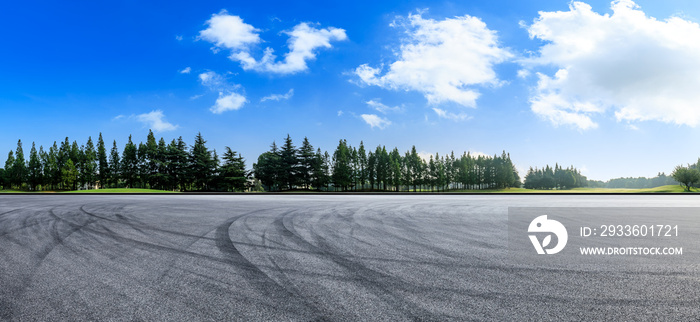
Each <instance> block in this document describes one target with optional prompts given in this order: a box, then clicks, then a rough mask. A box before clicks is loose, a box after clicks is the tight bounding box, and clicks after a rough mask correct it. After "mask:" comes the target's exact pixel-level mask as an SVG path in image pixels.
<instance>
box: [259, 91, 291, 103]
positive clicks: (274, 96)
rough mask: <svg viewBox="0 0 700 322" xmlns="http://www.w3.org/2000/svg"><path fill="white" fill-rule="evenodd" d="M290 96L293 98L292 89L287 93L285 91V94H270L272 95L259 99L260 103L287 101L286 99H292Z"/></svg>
mask: <svg viewBox="0 0 700 322" xmlns="http://www.w3.org/2000/svg"><path fill="white" fill-rule="evenodd" d="M292 96H294V89H293V88H292V89H290V90H289V91H287V93H286V94H272V95H268V96H265V97H263V98H261V99H260V102H264V101H281V100H288V99H290V98H292Z"/></svg>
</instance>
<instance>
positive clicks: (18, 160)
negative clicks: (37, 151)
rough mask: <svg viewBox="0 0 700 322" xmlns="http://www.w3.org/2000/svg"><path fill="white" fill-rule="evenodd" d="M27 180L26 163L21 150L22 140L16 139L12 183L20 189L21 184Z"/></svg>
mask: <svg viewBox="0 0 700 322" xmlns="http://www.w3.org/2000/svg"><path fill="white" fill-rule="evenodd" d="M26 181H27V164H26V161H25V160H24V151H23V150H22V140H18V141H17V151H15V163H14V164H13V165H12V184H13V185H14V186H16V187H17V188H18V189H22V184H23V183H25V182H26Z"/></svg>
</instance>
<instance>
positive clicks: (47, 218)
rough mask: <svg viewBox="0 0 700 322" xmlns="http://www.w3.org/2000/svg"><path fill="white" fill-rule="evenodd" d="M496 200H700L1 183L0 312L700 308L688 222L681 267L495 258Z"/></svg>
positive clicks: (370, 314) (561, 316)
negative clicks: (90, 189)
mask: <svg viewBox="0 0 700 322" xmlns="http://www.w3.org/2000/svg"><path fill="white" fill-rule="evenodd" d="M509 206H518V207H528V206H537V207H550V206H558V207H565V206H586V207H592V206H601V207H603V206H605V207H610V206H635V207H644V206H655V207H663V206H675V207H698V206H700V199H697V198H693V197H688V196H591V195H582V196H564V195H561V196H512V195H455V196H450V195H379V196H377V195H341V196H339V195H308V196H307V195H234V196H220V195H201V196H200V195H179V196H178V195H134V196H125V195H114V196H105V195H93V196H90V195H35V196H34V195H17V196H13V195H2V196H0V319H2V320H13V321H14V320H17V321H34V320H37V321H49V320H50V321H79V320H98V321H133V320H145V321H202V320H217V321H310V320H332V321H374V320H379V321H404V320H436V321H446V320H457V321H464V320H497V321H504V320H512V321H529V320H531V321H542V320H551V321H561V320H612V321H622V320H627V321H633V320H655V321H663V320H669V321H690V320H700V265H699V263H700V257H699V256H698V254H697V251H695V252H693V251H692V249H694V248H693V246H695V248H697V247H698V245H700V240H699V239H698V237H700V231H687V232H684V235H683V236H682V237H681V238H684V239H686V240H684V241H683V242H684V244H685V245H686V246H687V248H688V251H687V253H686V254H684V255H683V256H684V260H685V262H684V263H681V264H678V263H674V262H668V264H667V265H665V264H661V265H649V266H636V265H626V264H625V263H624V261H625V258H621V259H620V261H622V262H621V263H619V264H617V265H612V264H606V265H600V266H595V265H578V264H577V263H575V262H571V263H568V264H566V265H564V266H559V267H554V268H552V267H545V266H542V267H538V266H537V265H536V264H532V263H517V262H515V263H514V262H513V261H512V260H510V259H509V257H508V256H509V255H508V249H507V247H508V245H507V244H508V241H507V239H508V236H507V234H508V233H507V231H508V229H507V220H508V207H509ZM686 219H687V220H690V221H692V222H698V221H700V216H698V218H686Z"/></svg>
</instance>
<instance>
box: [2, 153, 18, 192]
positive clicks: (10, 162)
mask: <svg viewBox="0 0 700 322" xmlns="http://www.w3.org/2000/svg"><path fill="white" fill-rule="evenodd" d="M14 165H15V152H14V151H12V150H10V153H8V154H7V159H5V182H4V183H3V187H5V188H6V189H7V188H10V189H12V188H13V185H14V176H15V174H14Z"/></svg>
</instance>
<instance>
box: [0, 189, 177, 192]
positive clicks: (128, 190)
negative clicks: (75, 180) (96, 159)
mask: <svg viewBox="0 0 700 322" xmlns="http://www.w3.org/2000/svg"><path fill="white" fill-rule="evenodd" d="M0 193H177V192H175V191H168V190H155V189H128V188H114V189H94V190H71V191H24V190H0Z"/></svg>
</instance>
